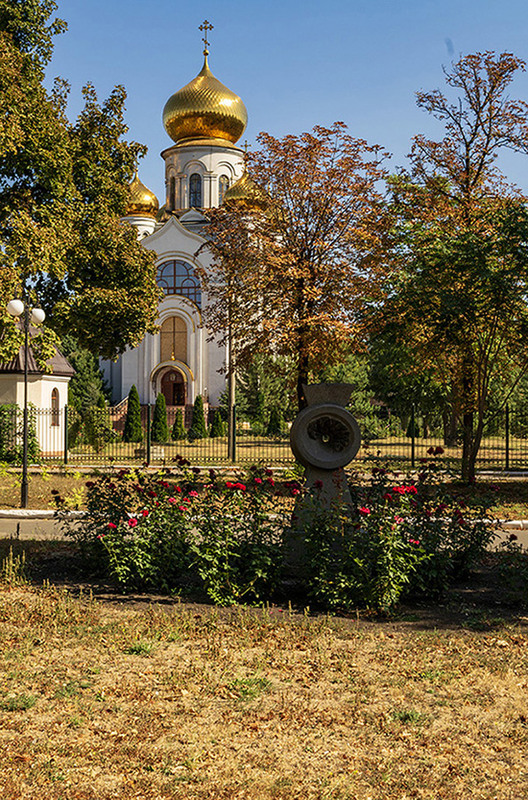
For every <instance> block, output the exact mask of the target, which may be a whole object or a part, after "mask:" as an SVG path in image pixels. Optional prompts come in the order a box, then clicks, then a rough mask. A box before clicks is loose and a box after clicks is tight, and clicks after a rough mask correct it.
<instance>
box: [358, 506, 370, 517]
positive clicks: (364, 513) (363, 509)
mask: <svg viewBox="0 0 528 800" xmlns="http://www.w3.org/2000/svg"><path fill="white" fill-rule="evenodd" d="M359 513H360V514H361V515H362V516H363V517H368V515H369V514H370V508H367V507H366V506H361V508H360V509H359Z"/></svg>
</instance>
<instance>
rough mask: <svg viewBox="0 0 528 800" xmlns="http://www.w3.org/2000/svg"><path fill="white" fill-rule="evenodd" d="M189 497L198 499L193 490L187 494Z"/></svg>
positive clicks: (196, 493)
mask: <svg viewBox="0 0 528 800" xmlns="http://www.w3.org/2000/svg"><path fill="white" fill-rule="evenodd" d="M189 497H198V492H196V491H195V490H194V489H192V490H191V491H190V492H189Z"/></svg>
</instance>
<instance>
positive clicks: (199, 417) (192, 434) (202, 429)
mask: <svg viewBox="0 0 528 800" xmlns="http://www.w3.org/2000/svg"><path fill="white" fill-rule="evenodd" d="M187 436H188V438H189V441H190V442H194V440H195V439H205V438H206V436H207V428H206V426H205V416H204V404H203V397H202V395H201V394H199V395H198V396H197V398H196V400H195V401H194V405H193V412H192V422H191V427H190V428H189V430H188V431H187Z"/></svg>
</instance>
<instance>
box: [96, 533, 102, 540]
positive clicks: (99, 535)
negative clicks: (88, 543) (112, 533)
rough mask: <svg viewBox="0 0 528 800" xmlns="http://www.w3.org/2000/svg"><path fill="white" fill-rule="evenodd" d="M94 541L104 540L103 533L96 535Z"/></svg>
mask: <svg viewBox="0 0 528 800" xmlns="http://www.w3.org/2000/svg"><path fill="white" fill-rule="evenodd" d="M95 538H96V539H104V533H98V534H97V536H96V537H95Z"/></svg>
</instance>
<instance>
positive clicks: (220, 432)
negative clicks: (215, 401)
mask: <svg viewBox="0 0 528 800" xmlns="http://www.w3.org/2000/svg"><path fill="white" fill-rule="evenodd" d="M221 436H225V430H224V421H223V419H222V414H221V413H220V409H219V408H217V409H216V411H215V413H214V417H213V422H212V423H211V428H210V430H209V438H210V439H218V438H219V437H221Z"/></svg>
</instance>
